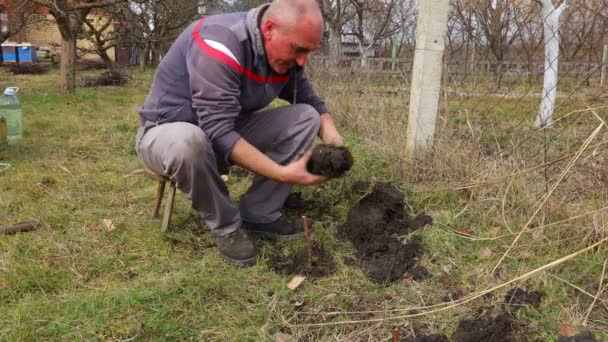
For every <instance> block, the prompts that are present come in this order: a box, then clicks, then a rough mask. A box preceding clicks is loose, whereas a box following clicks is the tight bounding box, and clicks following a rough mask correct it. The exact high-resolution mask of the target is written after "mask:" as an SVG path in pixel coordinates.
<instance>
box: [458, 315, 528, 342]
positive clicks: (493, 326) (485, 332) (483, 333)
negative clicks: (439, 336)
mask: <svg viewBox="0 0 608 342" xmlns="http://www.w3.org/2000/svg"><path fill="white" fill-rule="evenodd" d="M516 325H517V324H516V323H515V322H514V321H513V320H511V318H510V317H509V316H507V315H505V314H500V315H498V316H496V317H494V318H489V319H465V320H462V321H460V323H459V325H458V329H457V330H456V333H454V336H452V338H453V340H454V341H456V342H510V341H515V339H514V337H513V332H514V330H515V328H516Z"/></svg>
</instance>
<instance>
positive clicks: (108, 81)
mask: <svg viewBox="0 0 608 342" xmlns="http://www.w3.org/2000/svg"><path fill="white" fill-rule="evenodd" d="M128 82H129V77H128V76H127V74H125V73H124V72H121V71H116V70H112V71H106V72H104V73H102V74H101V75H99V76H89V77H85V78H84V80H83V86H85V87H103V86H124V85H126V84H127V83H128Z"/></svg>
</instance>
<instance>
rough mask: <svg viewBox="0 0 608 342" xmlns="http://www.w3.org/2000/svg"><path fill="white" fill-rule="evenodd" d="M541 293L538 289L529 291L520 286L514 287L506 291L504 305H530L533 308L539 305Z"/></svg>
mask: <svg viewBox="0 0 608 342" xmlns="http://www.w3.org/2000/svg"><path fill="white" fill-rule="evenodd" d="M540 299H541V294H540V293H539V292H538V291H530V292H528V290H527V289H525V288H521V287H514V288H512V289H510V290H509V291H507V294H506V296H505V305H507V306H512V307H514V308H515V309H519V308H522V307H524V306H528V305H531V306H533V307H535V308H538V307H539V306H540Z"/></svg>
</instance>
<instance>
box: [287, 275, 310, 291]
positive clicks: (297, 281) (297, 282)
mask: <svg viewBox="0 0 608 342" xmlns="http://www.w3.org/2000/svg"><path fill="white" fill-rule="evenodd" d="M304 279H306V277H304V276H300V275H297V276H295V277H293V278H292V279H291V281H290V282H289V284H287V287H288V288H289V289H290V290H295V289H297V288H298V286H300V284H302V282H303V281H304Z"/></svg>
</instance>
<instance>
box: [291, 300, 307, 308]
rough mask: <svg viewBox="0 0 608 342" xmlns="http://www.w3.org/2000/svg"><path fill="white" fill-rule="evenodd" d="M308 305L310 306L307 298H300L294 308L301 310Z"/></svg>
mask: <svg viewBox="0 0 608 342" xmlns="http://www.w3.org/2000/svg"><path fill="white" fill-rule="evenodd" d="M306 305H308V300H307V299H306V298H298V299H296V302H295V303H293V306H295V307H296V308H301V307H303V306H306Z"/></svg>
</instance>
